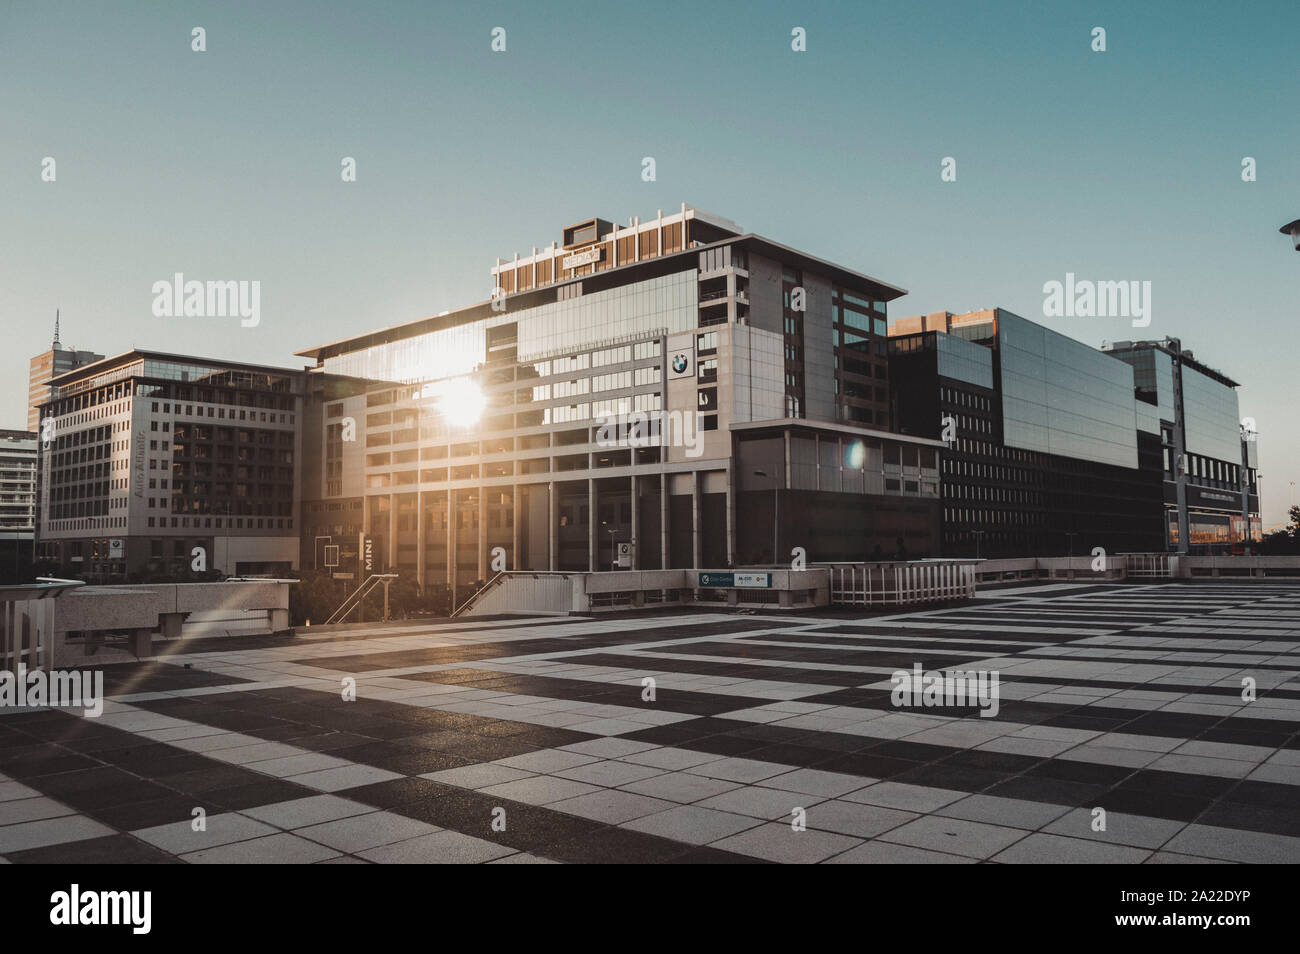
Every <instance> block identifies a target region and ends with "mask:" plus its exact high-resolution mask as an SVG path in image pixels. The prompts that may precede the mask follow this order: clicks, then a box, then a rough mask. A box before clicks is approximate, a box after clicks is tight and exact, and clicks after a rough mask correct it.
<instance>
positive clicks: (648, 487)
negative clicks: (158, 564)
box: [299, 206, 941, 587]
mask: <svg viewBox="0 0 1300 954" xmlns="http://www.w3.org/2000/svg"><path fill="white" fill-rule="evenodd" d="M491 274H492V280H493V285H494V286H495V288H494V292H493V295H492V297H491V298H490V299H489V300H487V301H484V302H481V303H479V304H476V305H472V306H470V307H467V308H462V309H459V310H457V311H452V312H444V313H442V314H440V315H437V316H435V317H431V318H425V319H422V320H419V321H414V322H411V323H408V324H404V325H399V326H396V327H392V328H387V329H383V330H380V331H375V332H370V333H367V334H363V335H358V336H356V337H353V338H349V339H346V340H343V341H338V342H334V343H332V344H327V345H321V346H319V347H315V348H311V349H308V350H306V351H302V352H299V353H300V354H301V355H303V356H306V357H308V358H311V359H313V360H314V361H315V362H316V367H315V368H314V369H312V370H311V372H310V373H309V381H310V383H309V389H310V396H311V399H310V401H309V402H308V410H307V414H306V421H305V426H304V429H303V431H304V436H303V443H304V501H305V503H304V512H303V527H302V541H303V553H304V564H305V565H307V566H313V565H314V566H317V567H324V566H331V567H337V568H338V569H339V570H340V571H341V572H343V573H358V572H359V573H362V574H364V573H365V572H366V571H367V570H369V571H372V572H373V571H377V570H379V569H392V570H397V571H399V572H401V573H403V574H407V573H409V574H411V575H413V576H414V577H415V578H416V579H418V580H419V582H420V584H421V585H423V586H430V585H448V586H452V587H456V586H463V585H465V584H468V583H471V582H472V581H475V580H479V579H483V578H486V577H487V576H488V575H489V574H490V572H491V570H492V569H493V568H494V567H496V568H499V567H500V566H503V565H504V566H505V567H506V568H509V569H521V570H522V569H532V570H547V569H556V570H598V569H605V568H608V567H610V566H612V565H615V564H616V563H618V561H619V560H620V559H621V560H622V565H624V566H630V567H635V568H643V569H649V568H659V567H691V566H695V567H715V568H716V567H721V566H727V565H755V564H762V563H769V562H772V561H773V560H776V561H780V562H782V563H787V562H788V561H789V560H790V559H791V552H792V551H793V550H794V548H796V547H802V548H804V550H805V552H806V554H807V558H808V559H809V560H835V559H854V558H861V557H863V556H869V555H871V554H873V553H876V554H885V555H893V554H895V553H897V552H898V551H899V550H902V551H904V552H906V553H908V554H910V555H925V554H930V553H933V552H934V551H935V550H936V547H937V532H938V495H939V485H938V480H939V469H938V467H939V461H938V452H939V450H940V448H941V444H940V442H939V441H937V440H935V439H932V438H930V437H927V436H920V435H917V436H908V435H901V434H898V433H894V432H892V431H891V430H890V429H889V394H888V371H889V364H888V351H887V337H886V303H887V302H889V301H891V300H893V299H895V298H897V297H898V296H900V295H902V294H904V291H903V290H902V289H900V288H897V287H895V286H892V285H888V284H886V283H884V282H880V281H878V280H876V279H873V278H870V277H868V276H866V275H863V274H860V273H858V272H855V271H851V270H849V269H846V268H844V267H842V266H839V265H834V264H832V263H830V262H827V261H823V260H821V259H818V258H814V257H813V256H811V255H808V254H806V253H804V252H800V251H796V250H794V249H791V248H788V247H786V246H784V245H780V244H778V243H776V242H773V241H771V240H769V239H766V238H763V237H761V236H758V235H754V234H750V233H744V232H742V231H741V229H740V228H739V227H737V226H736V225H735V224H733V223H731V222H728V221H727V220H725V219H721V218H718V217H716V216H713V215H709V214H708V213H705V212H702V211H700V210H698V209H693V208H689V207H687V206H683V207H682V209H681V211H680V212H678V213H674V214H672V215H669V216H665V215H663V214H662V213H660V214H659V215H658V216H657V217H656V218H655V219H653V220H650V221H646V222H641V221H640V220H638V219H635V218H634V219H632V220H630V222H629V224H628V225H627V226H626V227H623V226H614V225H612V224H610V223H609V222H607V221H605V220H603V219H590V220H587V221H585V222H582V223H579V224H577V225H573V226H570V227H569V228H567V229H564V230H563V238H562V241H560V242H556V243H554V244H552V246H551V247H549V248H547V249H544V250H541V251H539V250H537V249H534V250H533V251H532V253H531V254H530V255H528V256H526V257H520V256H518V255H516V256H514V258H513V259H511V260H509V261H502V260H498V262H497V264H496V265H495V266H494V267H493V268H492V269H491ZM620 545H622V546H620ZM336 548H337V549H336ZM498 548H499V550H498ZM494 553H496V554H498V555H499V556H500V557H501V559H500V560H498V559H497V558H494ZM307 554H311V555H310V556H307ZM620 554H621V556H620Z"/></svg>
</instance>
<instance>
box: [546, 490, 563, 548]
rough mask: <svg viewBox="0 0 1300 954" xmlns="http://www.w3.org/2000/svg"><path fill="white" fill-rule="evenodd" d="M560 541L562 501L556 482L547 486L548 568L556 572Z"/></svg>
mask: <svg viewBox="0 0 1300 954" xmlns="http://www.w3.org/2000/svg"><path fill="white" fill-rule="evenodd" d="M559 540H560V501H559V499H558V498H557V495H556V491H555V481H553V480H552V481H550V482H549V483H547V485H546V554H547V557H546V568H547V569H548V570H555V569H556V565H555V561H556V554H557V552H558V550H559Z"/></svg>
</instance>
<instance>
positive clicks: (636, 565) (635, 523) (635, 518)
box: [630, 474, 641, 570]
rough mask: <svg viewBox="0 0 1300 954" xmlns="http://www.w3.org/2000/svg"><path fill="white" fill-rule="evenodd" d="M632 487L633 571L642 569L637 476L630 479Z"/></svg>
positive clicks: (634, 475)
mask: <svg viewBox="0 0 1300 954" xmlns="http://www.w3.org/2000/svg"><path fill="white" fill-rule="evenodd" d="M630 483H631V487H632V566H631V569H633V570H639V569H641V556H640V553H639V549H638V547H639V543H638V541H639V540H640V539H641V506H640V501H639V500H638V499H637V496H636V474H633V475H632V476H631V478H630Z"/></svg>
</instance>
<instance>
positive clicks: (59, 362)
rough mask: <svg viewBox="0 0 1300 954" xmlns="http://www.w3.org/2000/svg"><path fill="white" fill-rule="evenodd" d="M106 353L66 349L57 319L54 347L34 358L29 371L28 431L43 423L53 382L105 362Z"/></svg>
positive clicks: (56, 318) (57, 318)
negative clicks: (86, 366) (45, 405)
mask: <svg viewBox="0 0 1300 954" xmlns="http://www.w3.org/2000/svg"><path fill="white" fill-rule="evenodd" d="M103 357H104V356H103V355H102V354H96V353H95V352H93V351H78V350H77V349H76V348H65V347H63V345H62V344H61V343H60V342H59V317H58V313H57V312H56V313H55V316H54V344H53V345H52V346H51V347H50V350H49V351H45V352H43V353H41V354H38V355H36V356H35V357H34V358H32V360H31V362H30V365H29V368H28V372H27V429H28V430H32V431H34V430H36V425H37V422H38V421H39V420H40V414H41V412H40V408H41V405H42V404H44V403H45V402H46V401H47V400H49V396H50V382H51V381H52V380H53V379H54V378H56V377H58V376H59V375H62V374H66V373H67V372H69V371H71V370H73V369H74V368H79V367H81V366H82V365H84V364H90V363H91V362H92V361H100V360H102V359H103Z"/></svg>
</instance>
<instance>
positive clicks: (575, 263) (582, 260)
mask: <svg viewBox="0 0 1300 954" xmlns="http://www.w3.org/2000/svg"><path fill="white" fill-rule="evenodd" d="M604 257H605V249H604V247H603V246H601V245H593V246H592V247H591V248H589V249H585V250H584V251H581V252H574V253H573V254H572V255H566V256H564V259H563V261H562V262H561V263H560V264H561V265H563V266H564V267H565V268H581V267H582V266H583V265H591V264H593V263H595V262H599V261H600V260H601V259H602V258H604Z"/></svg>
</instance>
